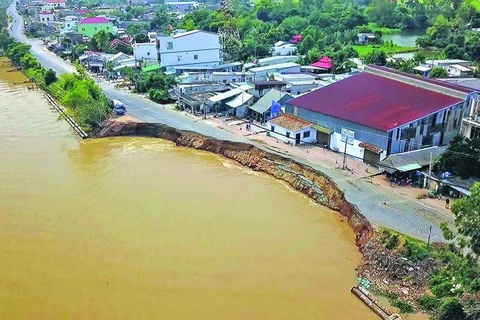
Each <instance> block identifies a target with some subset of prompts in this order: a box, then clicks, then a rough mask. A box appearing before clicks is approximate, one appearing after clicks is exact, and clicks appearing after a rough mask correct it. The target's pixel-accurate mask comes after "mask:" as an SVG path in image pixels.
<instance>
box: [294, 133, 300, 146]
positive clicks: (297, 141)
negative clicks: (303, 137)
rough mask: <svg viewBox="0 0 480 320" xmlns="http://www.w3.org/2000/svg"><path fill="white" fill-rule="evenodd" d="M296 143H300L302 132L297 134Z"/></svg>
mask: <svg viewBox="0 0 480 320" xmlns="http://www.w3.org/2000/svg"><path fill="white" fill-rule="evenodd" d="M295 144H300V133H297V134H296V135H295Z"/></svg>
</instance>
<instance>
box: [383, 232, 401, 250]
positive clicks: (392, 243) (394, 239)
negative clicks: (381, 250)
mask: <svg viewBox="0 0 480 320" xmlns="http://www.w3.org/2000/svg"><path fill="white" fill-rule="evenodd" d="M399 244H400V237H399V235H398V234H396V233H392V234H390V236H389V237H388V238H387V241H386V243H385V247H386V248H387V249H389V250H393V249H396V248H397V247H398V245H399Z"/></svg>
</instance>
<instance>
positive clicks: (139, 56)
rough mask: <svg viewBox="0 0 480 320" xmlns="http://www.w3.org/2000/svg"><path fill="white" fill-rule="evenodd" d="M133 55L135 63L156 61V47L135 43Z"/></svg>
mask: <svg viewBox="0 0 480 320" xmlns="http://www.w3.org/2000/svg"><path fill="white" fill-rule="evenodd" d="M133 55H134V56H135V60H136V61H145V60H154V61H157V47H156V44H155V43H135V44H134V45H133Z"/></svg>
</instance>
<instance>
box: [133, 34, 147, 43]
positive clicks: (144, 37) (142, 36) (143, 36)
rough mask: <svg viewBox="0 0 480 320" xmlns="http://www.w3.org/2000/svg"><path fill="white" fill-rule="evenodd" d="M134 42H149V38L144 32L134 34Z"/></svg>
mask: <svg viewBox="0 0 480 320" xmlns="http://www.w3.org/2000/svg"><path fill="white" fill-rule="evenodd" d="M135 42H136V43H147V42H150V39H149V38H148V36H147V35H146V34H145V33H140V34H137V35H136V36H135Z"/></svg>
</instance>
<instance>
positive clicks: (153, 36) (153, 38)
mask: <svg viewBox="0 0 480 320" xmlns="http://www.w3.org/2000/svg"><path fill="white" fill-rule="evenodd" d="M157 36H158V34H157V33H156V32H149V33H147V37H148V40H150V42H153V43H155V41H156V40H157Z"/></svg>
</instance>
